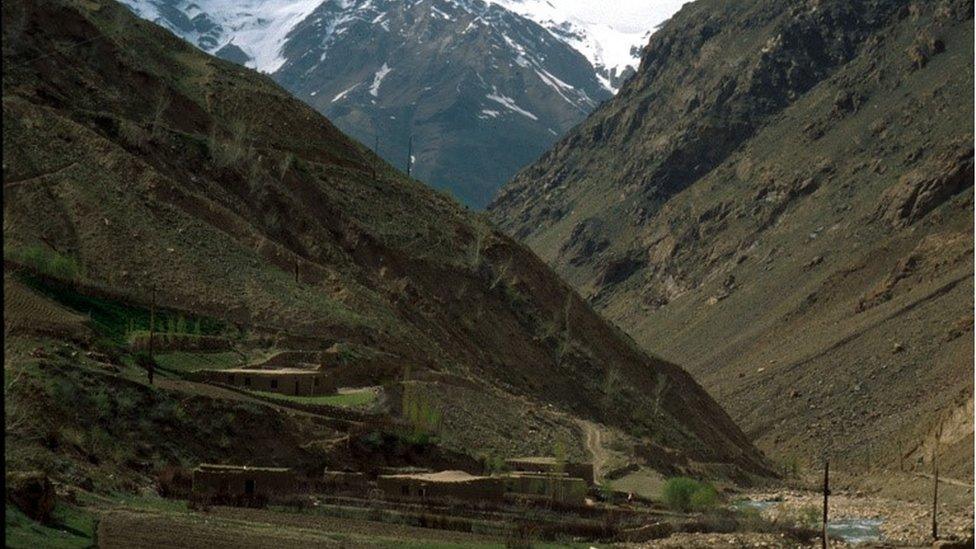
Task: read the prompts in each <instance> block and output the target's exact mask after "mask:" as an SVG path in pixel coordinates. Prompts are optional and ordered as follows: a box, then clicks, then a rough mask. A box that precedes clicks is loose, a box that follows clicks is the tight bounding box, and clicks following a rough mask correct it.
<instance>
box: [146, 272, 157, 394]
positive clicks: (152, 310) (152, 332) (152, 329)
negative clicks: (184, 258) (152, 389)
mask: <svg viewBox="0 0 976 549" xmlns="http://www.w3.org/2000/svg"><path fill="white" fill-rule="evenodd" d="M155 336H156V285H155V284H153V285H152V300H151V301H150V304H149V362H148V363H147V364H146V374H147V375H148V376H149V384H150V385H152V384H153V374H154V373H155V372H154V370H155V366H154V364H155V361H156V359H155V358H154V357H153V351H154V350H155V347H154V343H153V340H154V339H156V337H155Z"/></svg>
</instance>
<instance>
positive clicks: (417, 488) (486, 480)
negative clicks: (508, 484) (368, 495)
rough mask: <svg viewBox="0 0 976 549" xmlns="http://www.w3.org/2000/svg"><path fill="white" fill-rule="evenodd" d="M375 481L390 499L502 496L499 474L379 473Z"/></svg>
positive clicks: (493, 499) (494, 499)
mask: <svg viewBox="0 0 976 549" xmlns="http://www.w3.org/2000/svg"><path fill="white" fill-rule="evenodd" d="M376 485H377V487H378V488H379V489H380V490H382V491H383V493H384V496H385V497H387V498H391V499H407V500H420V501H426V500H431V499H458V500H468V501H479V502H485V501H489V502H500V501H502V500H503V499H504V497H505V480H504V479H503V478H501V477H482V476H474V475H471V474H468V473H465V472H464V471H441V472H439V473H414V474H401V475H380V476H379V477H377V479H376Z"/></svg>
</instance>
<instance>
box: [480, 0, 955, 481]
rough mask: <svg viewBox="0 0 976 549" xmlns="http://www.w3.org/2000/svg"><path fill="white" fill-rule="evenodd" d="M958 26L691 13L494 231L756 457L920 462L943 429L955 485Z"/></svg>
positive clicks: (922, 9)
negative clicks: (690, 382) (684, 388)
mask: <svg viewBox="0 0 976 549" xmlns="http://www.w3.org/2000/svg"><path fill="white" fill-rule="evenodd" d="M972 29H973V8H972V3H970V2H965V1H938V2H912V3H906V2H901V1H894V0H890V1H885V0H864V1H857V2H848V1H830V0H826V1H791V2H781V1H761V0H752V1H748V2H721V1H710V0H699V1H697V2H694V3H692V4H689V5H686V6H685V7H684V8H683V9H682V10H681V11H680V12H679V13H678V14H677V15H676V16H674V17H673V18H672V19H671V20H670V21H669V22H668V23H667V24H666V25H665V26H664V27H663V28H662V30H660V31H659V32H658V33H656V34H655V35H654V36H652V38H651V40H650V44H649V46H648V48H647V49H646V50H645V54H644V57H643V60H642V63H641V67H640V69H639V71H638V73H637V75H636V76H635V77H634V78H633V79H632V80H630V81H629V82H628V83H627V84H626V85H625V86H624V87H623V88H622V90H621V91H620V93H619V94H618V95H617V96H616V97H615V98H614V99H613V100H611V101H609V102H608V103H606V104H605V105H603V106H602V107H601V108H599V109H598V110H597V111H595V112H594V113H593V114H592V115H591V116H590V117H589V118H588V119H587V120H586V121H585V122H584V123H582V124H580V125H579V126H578V127H577V128H576V129H575V130H573V131H572V132H571V133H570V134H569V135H567V136H566V137H565V138H563V139H562V140H561V141H560V142H559V143H558V144H556V145H555V146H554V147H553V148H552V149H551V150H550V151H549V152H547V153H546V154H545V155H543V156H542V157H541V158H540V160H539V161H538V162H537V163H536V164H534V165H532V166H530V167H528V168H526V169H524V170H523V171H521V172H520V173H519V175H518V176H516V178H515V179H514V180H513V181H512V182H510V183H509V184H508V185H507V186H506V187H505V188H504V189H503V190H502V191H501V193H500V194H499V197H498V198H497V199H496V200H495V201H494V203H493V204H492V205H491V207H490V213H491V216H492V218H493V219H494V220H496V221H497V222H498V223H499V224H500V225H501V226H502V227H503V228H504V229H506V230H507V231H509V232H510V233H511V234H513V235H515V236H516V237H517V238H519V239H521V240H522V241H523V242H525V243H527V244H528V245H529V246H530V247H531V248H532V249H533V250H535V251H536V253H538V254H539V255H540V256H541V257H542V258H543V259H544V260H546V261H547V262H549V263H550V264H551V265H552V266H553V267H555V268H556V270H557V271H558V272H560V273H561V274H562V275H563V276H564V277H566V278H567V280H569V281H570V282H571V283H572V284H573V285H574V286H575V287H576V288H577V289H578V291H580V292H581V293H582V294H583V295H584V296H585V297H586V298H587V299H588V300H589V301H590V303H592V304H594V305H595V306H596V307H597V309H598V310H600V311H602V312H604V313H605V314H606V315H607V316H609V317H610V318H612V319H613V320H615V321H616V322H618V323H619V324H620V325H621V326H622V327H623V328H624V329H625V330H626V331H627V332H628V333H630V334H631V335H632V336H633V337H634V338H635V339H636V340H637V341H638V342H639V343H640V344H641V345H642V346H643V347H644V348H645V349H648V350H649V351H650V352H653V353H658V354H661V355H663V356H666V357H667V358H669V359H671V360H674V361H676V362H678V363H679V364H684V365H687V366H688V368H689V369H690V370H691V372H692V373H693V374H694V375H695V376H696V377H697V378H698V379H700V380H702V382H703V384H704V385H705V387H706V388H708V389H709V390H710V391H712V392H713V394H716V395H717V397H718V399H719V401H720V402H721V403H723V404H724V405H725V406H727V407H728V408H729V409H730V411H731V413H732V415H733V417H734V418H736V419H737V420H738V421H739V422H740V423H741V424H742V425H743V426H744V428H745V429H746V431H747V433H748V434H749V435H750V436H751V437H752V438H753V439H754V440H756V441H758V443H759V444H760V446H761V447H763V448H764V449H767V450H769V451H772V452H774V453H776V454H778V456H780V457H784V458H788V459H789V458H798V459H800V460H801V461H808V462H809V461H813V460H816V459H819V457H820V456H821V455H826V456H828V457H834V458H840V459H843V460H844V461H845V462H846V464H847V465H849V466H854V467H874V466H879V465H881V466H892V467H897V466H902V467H905V468H909V467H921V466H922V464H923V462H925V461H926V460H927V459H928V457H927V456H928V455H930V451H929V449H930V448H931V445H932V440H933V438H932V437H933V433H934V432H935V429H936V426H937V424H938V423H939V422H940V421H942V419H943V418H952V417H955V418H957V419H956V420H951V421H950V420H948V419H947V420H946V421H947V422H950V423H954V429H953V432H954V433H955V434H954V435H953V436H952V437H949V438H946V439H944V440H943V441H942V444H944V445H945V447H946V448H948V449H947V451H946V454H947V455H948V456H951V457H949V458H947V459H948V460H949V461H951V462H952V467H954V468H955V469H954V470H955V472H956V473H957V474H959V475H961V476H968V478H972V477H971V475H972V460H971V457H972V455H971V449H972V443H973V435H972V433H973V430H972V422H971V421H962V420H959V419H958V418H961V417H964V416H966V414H965V413H964V411H965V410H967V409H971V406H972V393H973V386H972V376H971V373H972V367H973V363H972V356H973V336H972V326H973V316H972V308H973V301H972V295H973V286H972V284H973V240H972V231H971V228H972V222H973V217H972V216H973V189H972V184H973V148H972V139H973V135H972V133H973V123H972V121H973V103H972V87H973V67H972V55H973V49H972V41H973V35H972V32H973V31H972ZM950 438H951V440H950ZM925 467H928V466H927V465H925Z"/></svg>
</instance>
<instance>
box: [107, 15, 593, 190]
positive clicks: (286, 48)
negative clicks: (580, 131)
mask: <svg viewBox="0 0 976 549" xmlns="http://www.w3.org/2000/svg"><path fill="white" fill-rule="evenodd" d="M126 3H127V4H128V5H130V6H131V7H132V8H133V9H134V10H135V11H136V12H137V13H139V14H140V15H142V16H143V17H146V18H148V19H150V20H152V21H155V22H157V23H159V24H161V25H163V26H165V27H167V28H169V29H171V30H172V31H173V32H175V33H176V34H178V35H179V36H182V37H184V38H186V39H187V40H188V41H190V42H191V43H194V44H196V45H198V46H199V47H201V48H202V49H204V50H205V51H208V52H211V53H213V54H215V55H217V56H219V57H223V58H225V59H229V60H232V61H235V62H238V63H243V64H245V65H247V66H250V67H253V68H257V69H258V70H260V71H262V72H266V73H269V74H271V75H272V77H273V78H274V79H275V80H276V81H277V82H279V83H280V84H282V85H283V86H284V87H285V88H287V89H288V90H289V91H291V92H292V93H293V94H295V95H296V96H297V97H298V98H300V99H302V100H303V101H305V102H306V103H309V104H310V105H312V106H313V107H315V108H316V109H317V110H319V111H320V112H322V113H324V114H326V115H327V116H328V117H329V118H330V119H331V120H332V121H333V122H335V124H336V125H337V126H338V127H339V128H340V129H342V130H343V131H345V132H347V133H349V134H350V135H352V136H353V137H355V138H356V139H358V140H360V141H361V142H363V143H365V144H367V145H368V146H370V147H377V143H376V139H379V143H378V150H379V154H380V155H381V156H383V157H384V158H385V159H387V160H388V161H389V162H391V163H392V164H394V165H395V166H398V167H400V168H405V166H406V164H407V158H408V150H409V148H410V139H411V137H412V138H413V145H414V147H413V157H414V159H415V160H414V166H413V172H412V173H413V175H415V176H416V177H418V178H419V179H421V180H422V181H425V182H427V183H429V184H431V185H432V186H434V187H435V188H439V189H443V190H447V191H450V192H451V193H453V194H454V195H455V196H456V197H457V198H458V199H460V200H461V201H463V202H464V203H466V204H468V205H470V206H473V207H476V208H483V207H484V206H485V205H486V204H487V203H488V201H489V200H490V199H491V197H492V196H494V194H495V192H496V191H497V190H498V188H499V187H500V186H501V184H502V183H503V182H504V181H506V180H507V179H508V178H510V177H511V176H512V175H514V173H515V172H516V171H517V170H518V169H519V168H521V167H522V166H524V165H526V164H528V163H529V162H531V161H533V160H535V159H536V158H537V157H538V156H539V155H540V154H541V153H542V152H543V151H545V149H546V148H547V147H548V146H549V145H551V144H552V143H554V142H555V140H556V139H557V137H558V136H559V135H562V134H563V133H565V132H566V131H568V130H569V129H570V128H572V127H573V126H574V125H575V124H577V123H578V122H580V121H581V120H582V119H583V118H584V117H585V116H586V114H588V113H589V112H590V111H591V110H592V109H593V108H594V107H595V106H596V105H597V104H598V103H599V102H600V101H602V100H604V99H607V98H608V97H610V91H609V89H608V88H607V87H605V86H604V85H602V84H601V83H600V80H598V78H597V72H596V71H595V70H594V68H593V67H592V66H591V65H590V62H589V61H588V60H587V58H585V57H584V56H583V55H582V54H580V53H579V52H578V51H576V50H575V49H573V48H572V47H571V46H570V45H569V44H568V43H567V42H565V41H563V40H560V39H557V38H556V36H554V35H553V34H551V33H550V32H549V31H547V30H546V29H544V28H543V27H541V26H540V25H538V24H537V23H535V22H533V21H532V20H530V19H528V18H526V17H522V16H520V15H518V14H516V13H513V12H512V11H509V10H507V9H505V8H504V7H502V6H500V5H498V4H495V3H484V2H482V1H480V0H422V1H410V2H402V1H400V0H378V1H377V0H348V1H343V2H322V1H309V0H301V1H282V0H276V1H272V2H266V1H265V2H254V1H252V2H245V3H237V2H226V1H222V0H210V1H204V2H186V1H184V0H127V2H126Z"/></svg>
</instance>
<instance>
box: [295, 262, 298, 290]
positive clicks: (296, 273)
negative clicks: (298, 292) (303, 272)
mask: <svg viewBox="0 0 976 549" xmlns="http://www.w3.org/2000/svg"><path fill="white" fill-rule="evenodd" d="M295 283H296V284H298V260H297V259H296V260H295Z"/></svg>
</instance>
